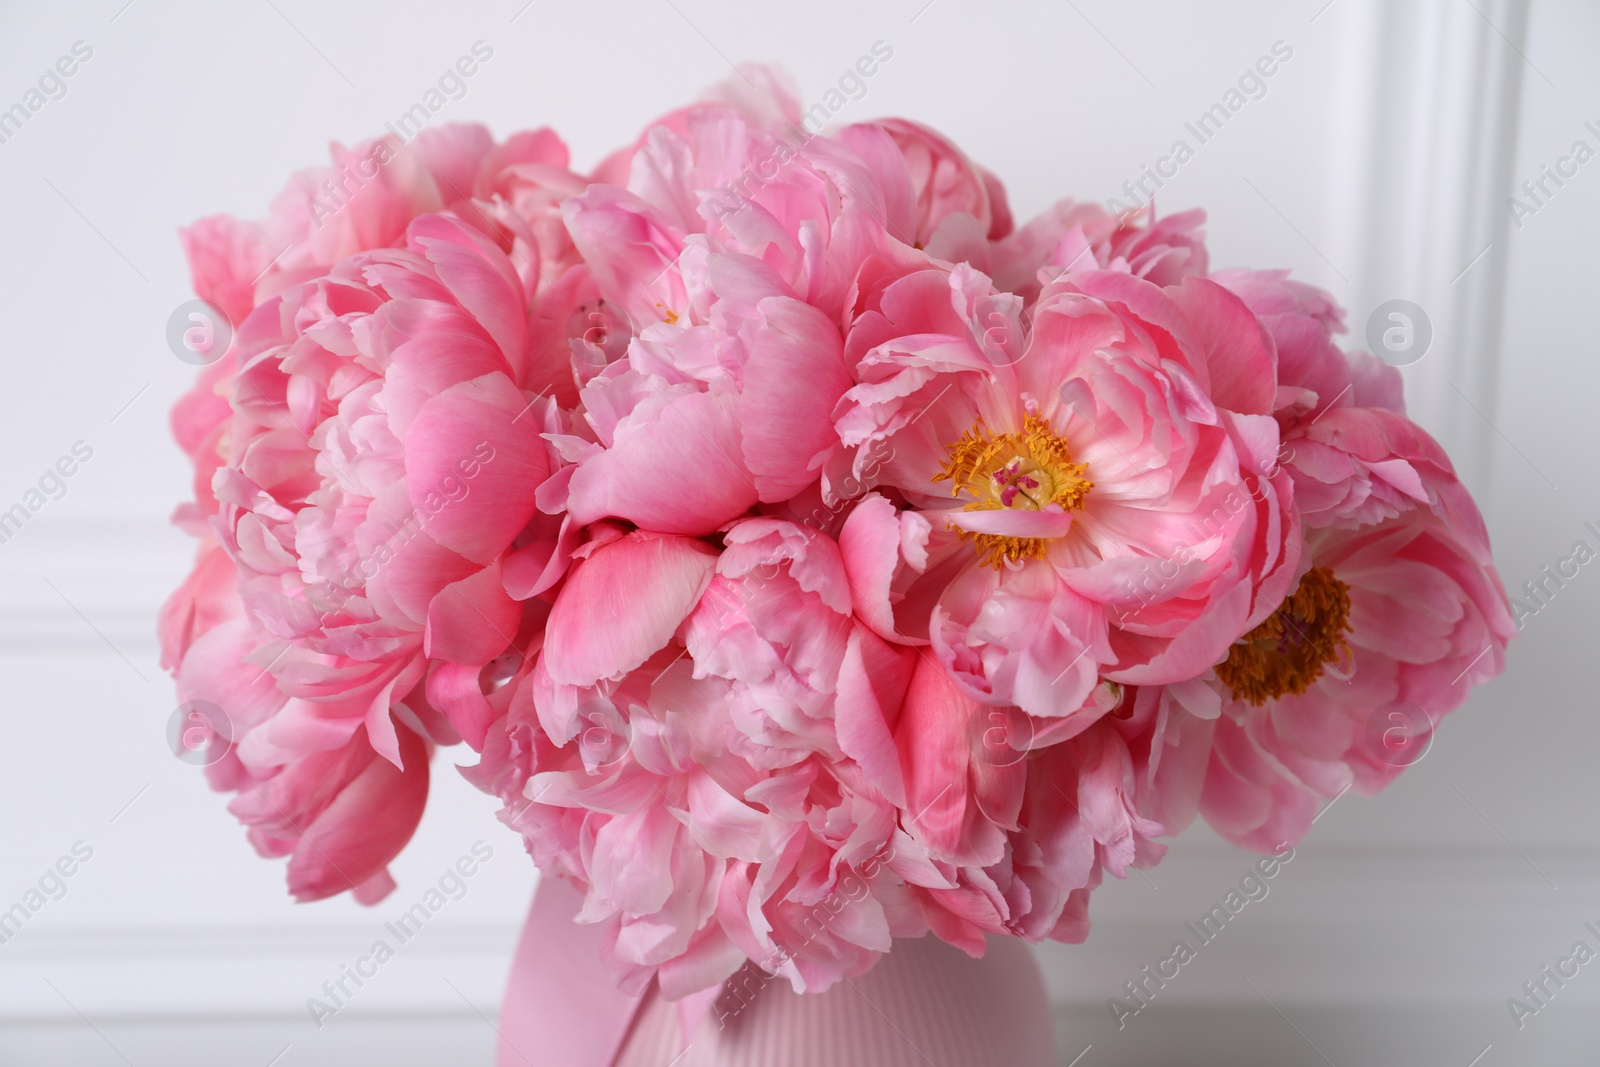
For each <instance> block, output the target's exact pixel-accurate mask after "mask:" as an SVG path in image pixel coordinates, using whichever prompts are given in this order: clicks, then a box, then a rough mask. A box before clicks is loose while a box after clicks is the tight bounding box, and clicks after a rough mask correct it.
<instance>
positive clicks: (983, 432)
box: [837, 267, 1298, 718]
mask: <svg viewBox="0 0 1600 1067" xmlns="http://www.w3.org/2000/svg"><path fill="white" fill-rule="evenodd" d="M846 354H847V358H854V359H857V360H858V363H857V370H856V374H857V377H858V378H859V379H860V384H858V385H856V386H854V387H853V388H852V389H851V390H850V391H849V392H848V393H847V394H846V397H845V400H844V402H843V403H841V405H840V407H839V409H838V413H837V426H838V430H839V435H840V438H841V440H842V441H843V442H844V443H845V444H846V445H847V446H850V447H852V448H855V449H856V450H857V457H858V459H857V465H858V467H860V465H861V464H862V462H863V461H864V460H871V461H872V462H874V463H875V465H876V467H877V482H878V485H879V487H880V488H882V489H885V490H888V489H892V490H893V491H894V492H895V493H896V494H897V495H898V496H899V497H901V498H902V499H903V500H904V501H905V503H906V505H907V506H910V507H912V508H914V509H916V511H917V512H918V513H920V514H921V515H922V516H923V517H924V519H922V520H914V522H915V525H914V526H912V527H909V528H904V527H903V528H902V530H901V532H900V534H899V535H895V534H893V533H891V532H890V530H889V528H888V527H884V526H883V525H882V524H884V523H892V522H895V521H898V520H896V519H895V518H894V515H893V509H886V508H882V507H877V506H875V507H873V508H872V509H870V510H869V509H866V508H861V509H858V510H857V511H856V512H855V513H854V514H853V515H852V516H851V519H850V520H849V522H847V524H846V525H847V527H848V526H849V525H850V524H851V523H855V524H857V525H858V526H859V527H860V529H858V530H856V531H852V530H850V529H848V528H847V529H846V530H845V531H844V532H843V533H842V534H841V536H842V537H843V538H844V539H845V543H846V551H847V559H848V560H851V561H852V580H853V582H854V584H855V588H856V589H857V591H858V595H860V596H862V597H863V598H865V600H866V602H864V603H862V604H861V605H860V608H859V610H861V611H862V614H863V615H864V616H865V617H866V618H868V619H870V620H874V621H875V625H878V626H879V627H880V632H882V633H884V635H885V636H890V634H891V633H895V634H898V635H901V636H902V638H903V639H911V640H916V641H928V642H931V643H932V645H933V648H934V649H935V651H936V654H937V655H938V657H939V659H940V662H941V663H943V664H944V665H945V667H946V668H947V669H948V670H949V671H950V672H951V675H952V677H953V678H955V679H956V680H957V682H958V684H960V685H961V686H962V687H963V688H964V689H965V690H966V691H967V692H968V693H969V694H971V695H972V696H973V698H974V699H977V700H980V701H982V702H984V703H988V704H997V705H1007V704H1016V705H1017V706H1019V707H1020V708H1022V709H1023V710H1024V711H1025V712H1027V713H1028V714H1029V715H1032V716H1036V717H1041V718H1059V717H1062V716H1068V715H1070V714H1071V713H1073V712H1074V711H1076V710H1077V709H1079V708H1080V707H1082V706H1083V705H1084V703H1085V701H1087V700H1088V698H1089V696H1090V694H1091V693H1092V691H1093V690H1094V687H1095V685H1096V684H1097V682H1098V680H1099V678H1100V677H1101V676H1102V675H1103V676H1104V677H1105V678H1108V679H1111V680H1114V681H1119V682H1131V683H1138V684H1161V683H1165V682H1176V681H1181V680H1183V679H1184V678H1187V677H1191V676H1193V675H1195V674H1197V673H1199V672H1201V671H1203V670H1205V668H1206V667H1208V666H1210V664H1211V663H1214V662H1216V660H1218V659H1219V658H1221V656H1222V655H1224V654H1225V652H1226V650H1227V648H1228V646H1229V645H1230V644H1231V643H1232V642H1233V641H1234V639H1235V638H1236V637H1237V636H1238V635H1239V633H1241V632H1242V631H1243V630H1245V629H1248V628H1249V627H1250V626H1252V625H1254V624H1255V622H1257V621H1259V620H1260V619H1261V618H1262V617H1264V616H1265V615H1266V614H1268V613H1270V612H1271V610H1272V608H1273V607H1274V605H1275V603H1276V601H1277V599H1278V598H1279V597H1281V595H1282V593H1283V590H1284V589H1285V587H1286V586H1287V584H1288V582H1289V581H1290V579H1291V577H1292V575H1293V570H1294V564H1295V558H1296V552H1297V549H1298V539H1297V529H1296V526H1297V522H1296V518H1295V515H1294V512H1293V510H1292V508H1291V507H1290V492H1289V485H1288V480H1287V478H1286V477H1285V476H1283V475H1282V474H1281V473H1279V472H1278V471H1277V465H1276V457H1277V450H1278V433H1277V430H1278V428H1277V424H1276V423H1275V422H1274V421H1273V420H1272V418H1271V416H1270V414H1269V412H1270V410H1271V400H1272V396H1273V388H1272V382H1273V367H1272V348H1271V345H1270V342H1269V341H1268V340H1267V338H1266V337H1265V336H1264V335H1263V333H1262V331H1261V329H1260V327H1259V325H1258V324H1257V323H1256V320H1255V319H1254V317H1253V316H1251V315H1250V314H1249V313H1248V311H1247V310H1246V309H1245V308H1244V307H1243V305H1241V304H1240V303H1239V302H1238V301H1237V300H1236V299H1235V298H1233V297H1232V296H1230V295H1229V294H1227V293H1226V291H1225V290H1223V289H1221V288H1220V287H1218V286H1216V285H1213V284H1211V283H1208V282H1205V281H1202V280H1199V279H1190V280H1188V281H1186V282H1185V284H1183V285H1182V286H1178V287H1172V288H1169V289H1161V288H1158V287H1156V286H1154V285H1152V284H1150V283H1148V282H1144V281H1141V280H1139V279H1137V278H1134V277H1132V276H1130V275H1127V274H1125V273H1121V272H1111V271H1090V272H1084V273H1078V274H1063V275H1062V276H1061V277H1060V278H1058V279H1057V280H1056V281H1054V282H1052V283H1051V285H1050V286H1049V287H1047V288H1046V289H1045V291H1044V293H1043V295H1041V297H1040V299H1039V301H1038V303H1037V304H1036V305H1035V309H1034V313H1033V317H1032V322H1031V324H1030V326H1029V327H1027V328H1025V327H1024V325H1023V323H1022V321H1021V319H1020V307H1019V302H1018V301H1017V300H1016V298H1015V297H1011V296H1008V295H1007V294H1002V293H997V292H995V291H994V290H993V288H992V287H991V286H990V285H989V283H988V281H987V279H985V278H983V277H982V276H981V275H977V274H975V273H973V272H971V271H969V270H967V269H966V268H962V267H958V268H956V269H955V270H954V271H952V272H944V271H940V270H923V271H917V272H912V273H909V274H907V275H905V276H904V277H902V278H899V279H897V280H895V281H893V282H891V283H890V284H889V285H887V286H885V287H884V288H883V290H882V292H881V294H879V295H877V296H876V297H875V300H874V303H873V304H872V305H870V306H869V309H868V310H866V311H865V312H864V313H863V314H862V315H860V316H859V317H858V318H857V320H856V322H855V323H854V325H853V327H852V330H851V334H850V336H849V338H848V339H847V342H846ZM882 455H888V456H889V457H890V458H888V459H887V460H886V461H884V462H882V463H881V464H877V462H876V459H875V457H877V456H882ZM869 524H870V525H876V526H878V527H879V529H878V531H877V532H870V531H869V530H868V529H867V528H866V527H868V525H869ZM855 545H861V546H863V547H862V550H861V551H860V552H857V551H855V550H854V549H853V547H852V546H855ZM869 546H881V548H872V547H869ZM901 567H905V568H909V569H911V570H913V571H920V572H922V573H923V574H924V575H925V576H926V578H925V579H924V580H918V579H916V578H913V577H909V576H906V577H897V576H895V574H894V572H895V571H896V570H897V569H898V568H901ZM897 584H898V585H901V586H904V587H905V588H906V590H907V592H906V596H907V598H908V600H909V599H910V598H912V597H915V603H916V605H917V607H916V609H915V612H914V613H913V612H912V609H910V608H909V607H907V605H906V603H904V602H903V603H902V605H901V607H900V609H899V610H897V611H896V612H895V619H896V622H895V624H894V626H893V628H892V630H891V629H890V628H889V627H888V623H889V618H888V611H887V604H886V602H885V600H884V594H887V593H888V592H889V591H890V590H891V589H892V588H894V587H895V586H896V585H897ZM924 611H926V612H927V614H926V615H924V614H923V612H924ZM902 619H903V620H904V621H903V622H901V621H900V620H902Z"/></svg>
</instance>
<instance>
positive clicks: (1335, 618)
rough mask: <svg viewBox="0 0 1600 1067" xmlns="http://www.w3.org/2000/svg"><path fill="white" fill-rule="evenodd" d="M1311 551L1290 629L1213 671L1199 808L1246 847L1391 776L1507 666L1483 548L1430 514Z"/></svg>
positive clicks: (1498, 597) (1499, 594) (1321, 541)
mask: <svg viewBox="0 0 1600 1067" xmlns="http://www.w3.org/2000/svg"><path fill="white" fill-rule="evenodd" d="M1307 557H1308V562H1309V564H1310V569H1309V570H1308V571H1307V573H1306V574H1305V576H1304V577H1302V578H1301V580H1300V585H1299V587H1298V588H1297V589H1296V590H1295V592H1294V593H1293V594H1292V595H1291V596H1290V597H1289V598H1288V600H1286V601H1285V603H1284V605H1283V606H1282V607H1281V608H1280V609H1279V614H1278V617H1277V618H1279V619H1281V620H1282V625H1280V626H1278V627H1276V628H1275V629H1274V632H1273V633H1271V634H1268V633H1265V632H1261V633H1255V634H1250V635H1246V637H1245V638H1244V640H1243V642H1242V643H1241V644H1240V645H1239V646H1236V649H1235V651H1234V652H1232V653H1230V656H1229V658H1228V660H1227V661H1226V662H1225V663H1224V664H1222V665H1220V666H1219V667H1218V669H1217V673H1218V675H1219V678H1220V685H1219V686H1218V688H1219V690H1220V691H1221V692H1222V694H1223V696H1224V704H1223V708H1222V715H1221V717H1220V718H1219V719H1218V720H1217V725H1216V731H1217V732H1216V744H1215V747H1214V749H1213V751H1212V756H1211V766H1210V769H1209V772H1208V774H1207V776H1206V782H1205V794H1204V797H1203V800H1202V810H1203V812H1204V814H1205V816H1206V819H1207V821H1209V822H1210V823H1211V824H1212V825H1213V826H1215V827H1216V828H1217V829H1218V830H1219V831H1220V832H1221V833H1223V834H1224V836H1227V837H1229V838H1230V839H1231V840H1234V841H1237V842H1239V843H1241V844H1244V845H1245V846H1246V847H1250V848H1268V849H1270V848H1274V847H1276V846H1277V845H1278V844H1280V843H1283V842H1290V843H1292V842H1294V841H1296V840H1298V839H1299V838H1300V836H1301V835H1302V834H1304V833H1305V831H1306V829H1307V828H1308V827H1309V825H1310V820H1311V818H1312V817H1313V816H1314V814H1315V811H1316V798H1317V796H1319V795H1320V796H1322V797H1332V796H1335V795H1337V794H1338V793H1339V791H1340V790H1342V789H1344V788H1345V787H1346V786H1349V785H1352V784H1353V785H1354V786H1355V788H1356V789H1357V790H1358V791H1360V792H1363V793H1368V794H1370V793H1375V792H1377V791H1378V790H1379V789H1381V788H1382V787H1383V786H1385V785H1387V784H1388V783H1389V782H1390V781H1392V780H1393V779H1394V777H1395V776H1396V775H1398V774H1399V773H1400V771H1401V770H1403V769H1404V767H1405V766H1407V765H1409V764H1410V763H1412V762H1414V761H1415V760H1416V759H1417V758H1419V755H1418V753H1419V752H1420V751H1424V750H1425V747H1426V745H1427V744H1428V743H1429V741H1430V740H1431V734H1432V732H1433V729H1434V727H1436V726H1437V724H1438V722H1439V720H1440V718H1442V717H1443V716H1444V715H1445V714H1447V713H1449V712H1450V711H1453V710H1454V709H1456V708H1457V707H1459V706H1460V705H1461V703H1462V702H1463V701H1464V700H1466V698H1467V694H1468V693H1469V692H1470V691H1471V689H1472V687H1473V686H1474V685H1477V684H1478V683H1480V682H1484V681H1487V680H1489V679H1490V678H1493V677H1495V676H1496V675H1498V674H1499V673H1500V672H1501V671H1502V670H1504V667H1505V648H1506V644H1507V643H1508V642H1509V641H1510V639H1511V636H1512V633H1513V632H1514V627H1513V625H1512V622H1511V613H1510V608H1509V606H1508V604H1507V601H1506V595H1505V590H1504V589H1503V588H1502V586H1501V584H1500V579H1499V576H1498V575H1497V574H1496V573H1495V570H1494V567H1493V565H1492V563H1491V562H1490V560H1489V556H1488V553H1487V550H1486V545H1485V544H1484V543H1482V542H1480V540H1479V538H1478V537H1476V536H1475V534H1474V531H1472V530H1470V529H1469V530H1467V531H1459V530H1457V529H1454V528H1452V527H1451V526H1450V525H1449V524H1447V523H1446V522H1444V521H1441V519H1440V517H1439V515H1438V514H1436V513H1435V512H1433V511H1431V510H1429V509H1426V508H1414V509H1412V510H1409V511H1407V512H1405V513H1403V514H1402V515H1400V516H1399V517H1397V518H1393V519H1387V520H1385V521H1383V522H1380V523H1377V524H1374V525H1371V526H1366V527H1362V528H1360V529H1353V530H1352V529H1339V528H1330V529H1324V530H1318V531H1313V532H1312V533H1311V534H1309V535H1308V538H1307ZM1273 621H1277V620H1276V619H1275V620H1273ZM1269 642H1270V643H1269ZM1279 650H1281V651H1279ZM1396 731H1398V733H1396Z"/></svg>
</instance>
